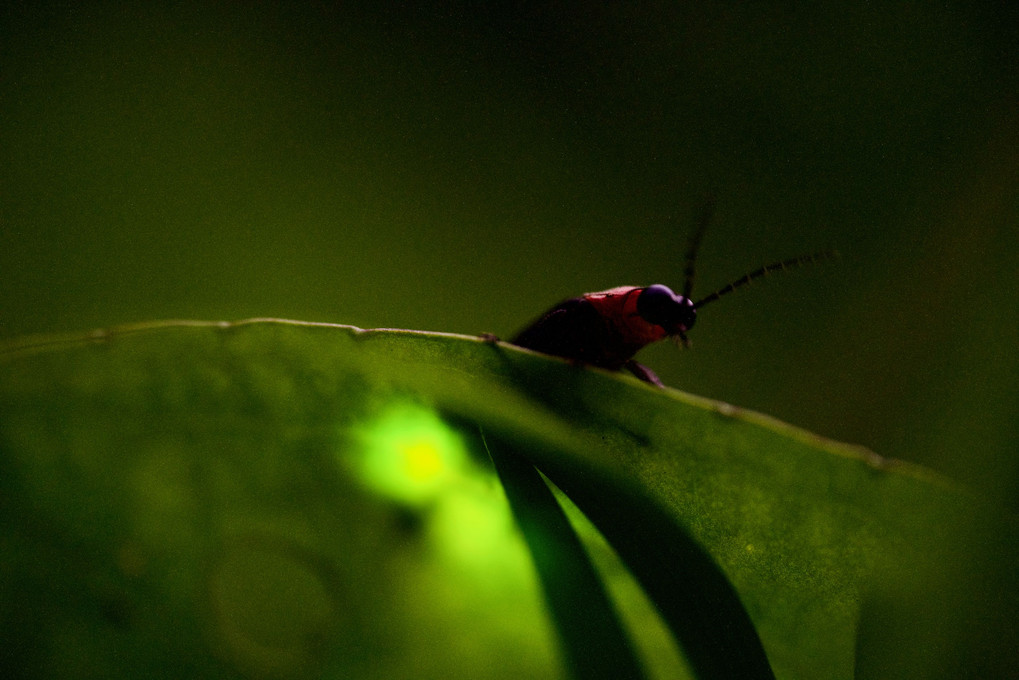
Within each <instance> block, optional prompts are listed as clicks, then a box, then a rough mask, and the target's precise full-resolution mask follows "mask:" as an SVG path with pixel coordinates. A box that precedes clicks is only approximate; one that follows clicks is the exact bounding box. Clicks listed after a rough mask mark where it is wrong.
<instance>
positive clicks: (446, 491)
mask: <svg viewBox="0 0 1019 680" xmlns="http://www.w3.org/2000/svg"><path fill="white" fill-rule="evenodd" d="M354 441H355V443H356V445H357V449H358V450H357V451H356V452H355V455H354V457H353V458H351V459H349V460H351V461H353V463H354V472H355V474H356V475H357V477H358V478H359V480H360V481H361V483H363V484H364V485H365V486H367V487H368V488H370V489H372V490H373V491H375V492H377V493H379V494H381V495H383V496H385V497H387V498H390V499H392V500H395V501H398V502H400V503H403V504H406V505H408V506H412V507H415V508H427V510H428V511H427V512H426V513H422V515H421V516H422V518H424V520H425V524H424V526H425V531H426V532H427V535H428V537H429V541H430V542H431V545H432V546H433V547H434V548H435V552H434V553H433V555H434V556H435V557H437V558H439V559H440V560H442V561H443V562H444V563H446V564H449V565H456V567H457V568H458V569H463V570H465V571H464V572H463V573H464V574H473V575H474V576H473V577H472V578H473V582H474V583H475V587H477V585H478V584H481V583H484V584H487V585H488V586H490V587H492V588H495V589H497V590H498V588H499V587H500V584H502V585H505V583H506V582H507V579H509V580H510V581H512V580H513V579H529V578H531V572H530V566H529V565H530V562H529V560H528V558H527V551H526V549H525V547H524V545H523V543H522V542H521V540H520V538H519V536H518V535H517V533H516V531H515V528H514V524H513V518H512V515H511V513H510V511H509V506H508V505H507V503H506V497H505V496H504V494H503V492H502V487H501V486H500V485H499V483H498V479H497V477H496V476H495V473H494V471H493V470H490V469H485V468H484V467H483V466H481V465H479V464H477V463H475V462H473V461H472V460H471V459H470V457H469V455H468V452H467V449H466V446H465V444H464V442H463V440H462V439H461V437H460V435H459V434H458V433H457V432H456V431H455V430H453V429H452V428H450V427H449V426H448V425H447V424H446V423H445V422H444V421H443V420H442V419H441V418H440V417H439V416H438V415H437V414H436V413H435V412H434V411H432V410H430V409H428V408H426V407H423V406H421V405H419V404H415V403H412V402H396V403H393V404H392V405H390V406H389V407H388V408H386V409H384V410H383V411H382V412H381V413H380V414H379V415H378V417H376V418H374V419H372V420H370V421H368V422H367V423H365V424H364V425H362V426H361V427H360V428H358V430H357V431H356V432H355V433H354ZM477 577H480V578H477Z"/></svg>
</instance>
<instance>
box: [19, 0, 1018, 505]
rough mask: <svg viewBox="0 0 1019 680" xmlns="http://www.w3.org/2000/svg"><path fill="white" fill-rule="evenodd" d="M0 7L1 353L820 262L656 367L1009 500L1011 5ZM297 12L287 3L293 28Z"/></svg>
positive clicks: (470, 309) (435, 309) (526, 300)
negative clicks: (816, 257)
mask: <svg viewBox="0 0 1019 680" xmlns="http://www.w3.org/2000/svg"><path fill="white" fill-rule="evenodd" d="M606 4H607V5H611V6H610V7H598V6H592V3H589V2H577V3H568V4H558V5H556V7H555V8H554V9H551V8H548V7H545V6H544V4H542V3H535V4H533V5H532V4H529V3H521V4H518V5H517V6H515V7H513V8H512V9H509V8H503V9H501V10H493V9H491V8H488V9H485V10H478V9H474V8H473V5H472V4H469V3H463V4H459V3H440V4H433V5H431V7H430V8H429V9H419V8H413V9H409V8H403V7H398V6H395V5H388V4H382V5H380V4H377V3H365V5H366V6H368V5H370V6H372V7H373V9H349V8H347V9H336V8H333V7H331V6H328V5H326V4H323V3H300V4H298V3H280V6H278V7H277V6H274V5H267V4H258V3H173V4H166V5H164V4H162V3H123V4H121V3H81V4H79V3H69V4H68V5H67V6H60V5H44V4H42V3H23V5H22V6H19V5H17V4H15V3H4V4H3V9H2V10H0V12H2V14H0V68H2V77H0V337H9V336H13V335H19V334H23V333H34V332H49V331H67V330H79V329H82V330H83V329H89V328H93V327H99V326H109V325H113V324H118V323H122V322H127V321H134V320H143V319H153V318H166V317H182V318H205V319H237V318H243V317H249V316H280V317H287V318H300V319H307V320H315V321H335V322H341V323H352V324H356V325H361V326H367V327H383V326H384V327H406V328H420V329H426V330H443V331H455V332H462V333H479V332H485V331H488V332H494V333H496V334H499V335H501V336H504V337H505V336H509V335H510V334H512V333H513V332H514V331H515V330H517V329H518V328H519V327H520V326H522V325H523V324H525V323H527V322H528V321H530V320H531V318H533V317H534V316H535V315H537V314H538V313H539V312H541V311H542V310H543V309H544V308H546V307H548V306H549V305H551V304H553V303H554V302H556V301H558V300H560V299H562V298H564V297H570V296H573V295H576V294H578V293H581V292H584V291H590V290H598V289H602V288H607V287H610V286H614V285H622V284H647V283H652V282H663V283H669V284H672V285H675V286H680V285H681V279H682V253H683V249H684V245H685V238H686V235H687V233H688V232H689V230H690V228H691V222H692V217H693V214H694V213H695V211H696V210H697V209H698V208H699V207H700V206H701V205H702V204H703V202H704V200H705V197H707V196H714V197H715V198H716V200H717V204H718V221H717V223H716V225H715V226H714V227H713V229H712V231H711V232H710V233H709V234H708V237H707V239H706V241H705V244H704V248H703V254H702V257H701V259H700V263H699V266H700V270H699V273H700V279H699V282H698V283H699V286H698V290H699V292H700V293H701V294H706V293H707V292H709V290H710V289H711V288H713V287H717V286H720V285H722V284H724V283H726V282H727V281H729V280H730V279H733V278H736V277H738V276H740V275H742V274H743V273H745V272H746V271H748V270H749V269H752V268H754V267H756V266H757V265H759V264H762V263H763V262H765V261H770V260H773V259H777V258H782V257H788V256H791V255H796V254H800V253H803V252H809V251H813V250H816V249H819V248H823V247H831V246H834V247H837V248H838V249H839V250H840V251H841V252H842V253H843V255H844V257H843V259H842V260H841V261H840V262H838V263H836V264H834V265H825V266H823V267H821V268H816V269H813V270H810V271H807V272H800V273H796V274H790V275H788V276H786V277H783V278H782V280H781V281H771V282H768V283H766V284H764V285H762V286H760V287H757V288H756V289H753V290H750V291H747V292H743V293H741V294H739V295H736V296H734V297H731V298H728V299H726V300H725V301H724V302H719V303H718V304H717V305H714V306H712V307H709V308H707V309H706V310H705V311H704V312H703V314H702V315H701V321H700V325H699V326H698V327H697V328H696V329H695V330H694V332H693V333H692V339H693V342H694V348H693V350H691V351H688V352H686V351H679V350H677V349H675V348H674V347H671V346H669V345H667V344H665V343H663V344H662V346H661V347H656V348H653V349H651V350H648V351H647V352H645V353H644V354H643V359H644V360H645V361H646V362H647V363H649V364H651V365H652V366H653V367H654V368H655V369H656V370H658V371H659V373H660V374H661V376H662V377H663V379H664V380H665V381H666V382H667V383H669V384H671V385H675V386H677V387H681V388H682V389H685V390H688V391H691V392H695V393H699V394H703V395H706V396H711V397H715V398H719V399H724V400H726V401H730V402H733V403H736V404H739V405H742V406H746V407H751V408H755V409H759V410H762V411H764V412H767V413H770V414H773V415H775V416H777V417H780V418H783V419H786V420H789V421H791V422H793V423H796V424H799V425H802V426H805V427H807V428H810V429H812V430H814V431H816V432H818V433H820V434H824V435H827V436H831V437H835V438H839V439H844V440H848V441H851V442H856V443H860V444H864V445H866V446H869V447H871V448H873V449H875V450H877V451H878V452H880V453H882V454H884V455H890V456H897V457H901V458H907V459H911V460H916V461H920V462H923V463H926V464H928V465H931V466H933V467H935V468H937V469H939V470H942V471H944V472H946V473H948V474H950V475H952V476H954V477H956V478H959V479H963V480H965V481H967V482H970V483H972V484H974V485H975V486H977V487H978V488H980V489H982V490H985V491H986V492H987V493H988V494H991V495H996V496H999V497H1001V498H1004V499H1006V500H1007V502H1009V503H1010V504H1012V505H1013V506H1015V505H1016V504H1017V501H1016V499H1017V497H1019V465H1017V462H1016V460H1017V456H1016V449H1017V442H1019V428H1017V425H1016V422H1017V415H1019V408H1017V407H1019V388H1017V385H1019V370H1017V366H1019V362H1017V360H1016V347H1017V345H1019V343H1017V340H1019V299H1017V298H1019V293H1017V286H1016V274H1017V270H1019V267H1017V264H1019V259H1017V253H1019V247H1017V246H1019V229H1017V227H1019V198H1017V197H1019V188H1017V187H1019V182H1017V169H1019V162H1017V157H1019V152H1017V148H1019V117H1017V114H1019V106H1017V96H1016V94H1017V91H1019V90H1017V87H1016V85H1017V83H1016V77H1015V74H1016V72H1017V71H1016V62H1015V60H1014V58H1013V57H1014V43H1013V42H1011V39H1012V38H1013V37H1014V35H1013V31H1014V29H1015V26H1016V24H1015V10H1014V9H1008V8H1007V5H1008V3H1000V6H998V7H995V6H993V4H987V3H973V4H967V3H952V2H950V3H937V5H934V4H933V3H931V5H930V6H927V5H926V4H925V3H910V2H890V3H878V4H873V5H869V6H866V7H855V8H838V9H836V8H835V7H834V6H828V5H824V6H819V7H800V6H798V5H795V4H792V3H787V4H765V3H754V4H752V5H748V6H746V7H742V6H741V7H733V6H730V5H731V3H717V4H715V3H689V5H687V4H685V3H666V2H659V3H641V4H640V5H639V6H636V5H631V4H629V3H619V4H616V3H606ZM291 5H292V6H291Z"/></svg>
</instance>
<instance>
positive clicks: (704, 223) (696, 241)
mask: <svg viewBox="0 0 1019 680" xmlns="http://www.w3.org/2000/svg"><path fill="white" fill-rule="evenodd" d="M714 217H715V201H714V200H710V201H708V202H707V204H706V205H705V206H704V210H703V211H702V212H701V215H700V219H698V220H697V231H695V232H694V233H693V235H692V236H691V237H690V241H689V243H688V244H687V249H686V267H684V268H683V274H684V276H685V277H686V281H685V282H684V283H683V297H685V298H686V299H687V300H689V299H690V294H691V293H692V292H693V280H694V275H695V273H696V271H697V268H696V262H697V251H698V250H699V249H700V247H701V239H702V238H704V232H705V231H707V230H708V225H710V224H711V222H712V221H713V220H714Z"/></svg>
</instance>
